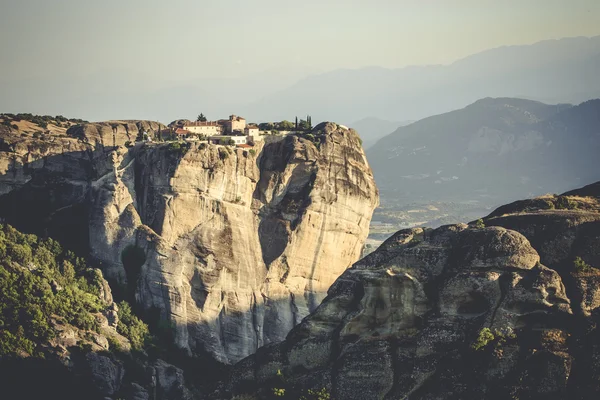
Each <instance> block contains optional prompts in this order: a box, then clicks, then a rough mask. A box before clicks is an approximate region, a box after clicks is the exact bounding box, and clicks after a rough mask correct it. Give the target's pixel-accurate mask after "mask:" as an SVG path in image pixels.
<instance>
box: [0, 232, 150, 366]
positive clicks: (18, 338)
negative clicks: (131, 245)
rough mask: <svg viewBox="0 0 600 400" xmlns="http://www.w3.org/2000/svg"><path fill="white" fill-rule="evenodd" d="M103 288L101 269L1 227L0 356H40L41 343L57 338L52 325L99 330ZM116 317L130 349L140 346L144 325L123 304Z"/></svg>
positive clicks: (135, 255) (145, 336)
mask: <svg viewBox="0 0 600 400" xmlns="http://www.w3.org/2000/svg"><path fill="white" fill-rule="evenodd" d="M139 256H140V254H139V252H138V251H137V250H135V249H133V250H129V251H127V252H124V259H127V260H129V259H131V260H133V261H135V262H137V263H139V261H140V259H139ZM130 262H131V261H128V263H130ZM102 284H103V282H102V274H101V273H100V271H99V270H97V269H93V268H89V267H88V266H87V264H86V262H85V260H84V259H82V258H79V257H76V256H75V254H73V253H72V252H70V251H66V252H65V251H63V249H62V248H61V246H60V245H59V244H58V242H56V241H54V240H52V239H39V238H38V237H36V236H35V235H27V234H23V233H20V232H19V231H17V230H16V229H14V228H13V227H11V226H9V225H0V357H17V356H35V357H44V353H43V348H44V344H46V343H48V341H49V340H51V339H52V338H54V337H55V336H56V330H55V328H54V324H70V325H72V326H74V327H77V328H79V329H81V330H83V331H96V332H98V331H99V326H98V322H97V320H96V317H95V314H96V313H98V312H102V311H103V310H104V309H105V308H106V307H107V306H108V305H107V304H105V303H104V302H103V301H102V300H101V299H100V293H101V290H102V289H101V288H102ZM118 315H119V324H118V326H117V331H118V332H119V333H121V334H122V335H123V336H125V337H126V338H128V339H129V340H130V341H131V345H132V347H133V349H135V350H139V349H141V348H142V347H144V345H146V344H147V343H148V341H149V340H150V334H149V331H148V326H147V325H146V324H145V323H143V322H142V321H141V320H140V319H139V318H137V317H136V316H135V315H134V314H133V313H132V310H131V307H130V306H129V304H128V303H126V302H121V303H120V304H119V312H118ZM109 339H110V338H109ZM111 341H112V344H111V345H112V347H116V346H117V344H116V343H117V342H116V341H115V340H114V339H112V340H111ZM88 347H89V346H88ZM84 350H85V349H84Z"/></svg>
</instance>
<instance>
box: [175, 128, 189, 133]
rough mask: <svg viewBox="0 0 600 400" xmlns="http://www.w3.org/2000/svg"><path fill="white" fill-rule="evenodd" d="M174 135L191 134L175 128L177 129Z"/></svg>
mask: <svg viewBox="0 0 600 400" xmlns="http://www.w3.org/2000/svg"><path fill="white" fill-rule="evenodd" d="M175 133H176V134H178V135H188V134H190V133H191V132H190V131H187V130H185V129H181V128H177V129H176V130H175Z"/></svg>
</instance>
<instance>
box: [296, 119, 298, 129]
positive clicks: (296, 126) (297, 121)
mask: <svg viewBox="0 0 600 400" xmlns="http://www.w3.org/2000/svg"><path fill="white" fill-rule="evenodd" d="M296 130H298V117H296Z"/></svg>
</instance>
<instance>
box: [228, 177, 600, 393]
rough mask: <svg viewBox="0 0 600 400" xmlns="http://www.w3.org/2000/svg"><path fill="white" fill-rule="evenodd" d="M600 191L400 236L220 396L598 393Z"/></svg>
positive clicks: (241, 366) (248, 362)
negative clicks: (301, 392) (277, 393)
mask: <svg viewBox="0 0 600 400" xmlns="http://www.w3.org/2000/svg"><path fill="white" fill-rule="evenodd" d="M599 188H600V183H599V184H595V185H592V186H589V187H586V188H583V189H581V190H580V191H575V192H570V193H567V194H565V195H563V196H547V197H544V198H539V199H534V200H526V201H522V202H516V203H513V204H510V205H507V206H505V207H501V208H499V209H498V210H496V211H495V212H494V213H492V214H491V215H490V216H489V217H487V218H485V219H484V220H483V221H484V222H483V223H481V222H477V223H471V224H470V225H465V224H462V225H452V226H444V227H441V228H438V229H435V230H432V229H421V228H415V229H409V230H403V231H399V232H397V233H396V234H395V235H393V236H392V237H391V238H390V239H388V240H387V241H386V242H385V243H384V244H383V245H382V246H381V247H380V248H379V249H378V250H377V251H375V252H374V253H372V254H370V255H368V256H367V257H365V258H364V259H362V260H360V261H359V262H357V263H355V264H354V265H353V267H352V268H350V269H349V270H347V271H346V272H344V274H342V276H341V277H340V278H338V279H337V280H336V282H335V283H334V284H333V285H332V287H331V288H330V290H329V292H328V296H327V298H326V299H325V300H324V301H323V303H322V304H321V305H320V306H319V307H318V308H317V310H316V311H315V312H314V313H312V314H311V315H310V316H308V317H307V318H305V319H304V320H303V321H302V323H301V324H300V325H299V326H297V327H296V328H294V329H293V330H292V331H291V332H290V334H289V335H288V337H287V339H286V340H285V341H284V342H282V343H280V344H276V345H271V346H266V347H264V348H262V349H260V350H259V351H258V352H257V353H256V354H255V355H252V356H250V357H248V358H246V359H244V360H242V361H241V362H240V363H238V364H237V365H235V366H234V368H233V371H232V373H231V376H230V378H229V381H228V382H227V383H226V384H225V385H224V387H223V390H222V391H221V392H219V394H218V395H216V397H221V398H222V397H224V396H225V395H226V394H227V395H234V394H236V395H237V394H249V393H250V394H253V395H258V397H260V398H263V397H264V396H268V394H269V393H270V392H271V390H272V389H273V388H283V389H285V391H286V393H287V394H286V395H288V396H290V397H289V398H293V396H294V393H296V394H297V393H298V392H297V390H300V389H302V390H304V393H306V390H308V389H313V390H320V389H324V390H325V391H327V392H329V393H331V395H332V398H337V399H383V398H385V399H456V398H461V399H466V398H485V399H507V398H510V399H538V398H539V399H542V398H543V399H563V398H597V396H598V394H600V385H599V383H598V382H599V379H598V378H599V377H600V367H599V366H600V363H599V362H598V360H599V359H600V353H599V349H600V339H599V336H598V331H597V326H598V325H597V324H598V322H600V320H599V318H600V317H599V315H600V314H599V310H600V308H599V306H600V300H599V299H600V293H599V290H598V280H599V279H600V272H599V270H598V269H597V268H596V267H599V266H600V246H598V239H599V238H600V197H599V194H600V193H599V192H600V189H599Z"/></svg>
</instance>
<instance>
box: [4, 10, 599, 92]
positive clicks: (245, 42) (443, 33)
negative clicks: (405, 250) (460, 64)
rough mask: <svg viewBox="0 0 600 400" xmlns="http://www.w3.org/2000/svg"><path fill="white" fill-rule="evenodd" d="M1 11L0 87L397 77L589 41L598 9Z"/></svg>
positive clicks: (597, 33) (595, 31) (592, 33)
mask: <svg viewBox="0 0 600 400" xmlns="http://www.w3.org/2000/svg"><path fill="white" fill-rule="evenodd" d="M0 1H1V2H2V5H1V9H2V12H1V13H0V48H1V49H2V51H1V52H0V62H1V64H0V65H1V69H2V73H1V77H0V79H3V80H21V79H32V78H33V79H45V78H51V77H57V76H93V75H94V74H102V73H106V71H119V72H118V74H119V76H120V77H121V78H122V79H130V80H135V79H140V80H145V79H146V80H147V79H155V80H157V81H161V82H165V84H167V83H173V82H184V81H188V80H193V79H207V78H220V77H221V78H222V77H241V76H250V75H252V74H257V73H261V72H264V71H288V72H289V73H290V74H298V75H302V74H304V73H305V72H307V71H323V72H324V71H328V70H333V69H338V68H360V67H365V66H382V67H387V68H396V67H403V66H407V65H424V64H448V63H451V62H452V61H455V60H457V59H460V58H462V57H465V56H468V55H470V54H473V53H476V52H479V51H482V50H486V49H489V48H494V47H498V46H502V45H518V44H531V43H534V42H537V41H540V40H545V39H557V38H561V37H572V36H595V35H600V24H598V21H600V1H598V0H495V1H492V0H437V1H435V0H430V1H422V0H370V1H366V0H362V1H359V0H343V1H342V0H339V1H338V0H329V1H327V0H303V1H288V0H215V1H213V0H170V1H164V0H126V1H124V0H118V1H117V0H103V1H89V0H53V1H48V0H0Z"/></svg>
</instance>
